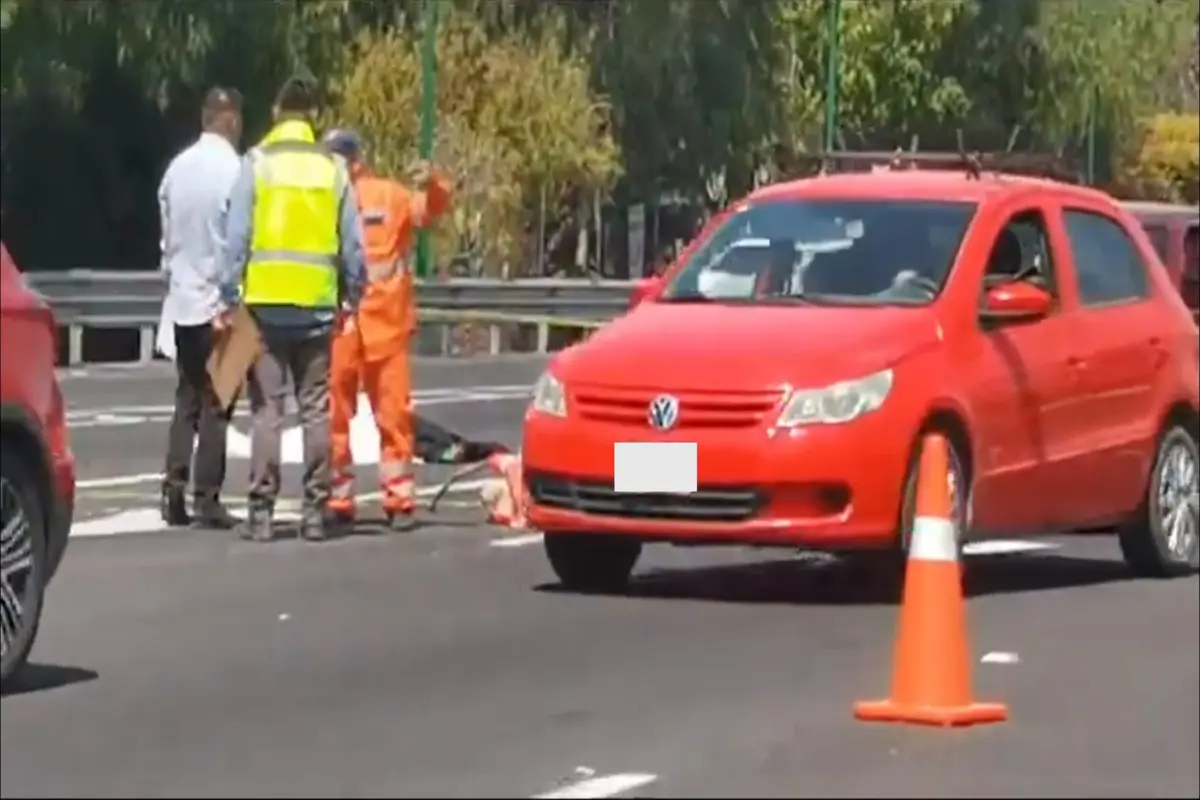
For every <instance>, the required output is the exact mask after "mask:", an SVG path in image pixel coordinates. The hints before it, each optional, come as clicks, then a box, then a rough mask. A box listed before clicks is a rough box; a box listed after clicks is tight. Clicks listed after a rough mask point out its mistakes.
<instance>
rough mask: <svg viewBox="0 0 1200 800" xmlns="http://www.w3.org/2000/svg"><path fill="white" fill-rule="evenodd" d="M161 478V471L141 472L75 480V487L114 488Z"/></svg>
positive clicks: (77, 488)
mask: <svg viewBox="0 0 1200 800" xmlns="http://www.w3.org/2000/svg"><path fill="white" fill-rule="evenodd" d="M160 480H162V473H161V472H141V473H138V474H136V475H115V476H113V477H111V478H87V479H86V480H81V481H75V489H76V490H77V491H78V490H79V489H115V488H117V487H118V486H137V485H138V484H140V483H149V482H150V481H160Z"/></svg>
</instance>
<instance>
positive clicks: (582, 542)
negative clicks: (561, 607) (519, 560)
mask: <svg viewBox="0 0 1200 800" xmlns="http://www.w3.org/2000/svg"><path fill="white" fill-rule="evenodd" d="M543 542H544V546H545V548H546V557H547V558H548V559H549V560H550V566H551V567H552V568H553V569H554V574H555V575H556V576H558V580H559V581H560V582H561V583H562V585H563V588H565V589H570V590H574V591H583V592H607V591H619V590H621V589H624V588H625V587H626V586H627V585H628V583H629V576H630V575H632V574H633V568H634V566H635V565H636V564H637V561H638V558H639V557H640V556H641V554H642V543H641V542H639V541H637V540H635V539H629V538H626V537H625V536H604V535H597V534H591V533H547V534H546V535H545V536H544V537H543Z"/></svg>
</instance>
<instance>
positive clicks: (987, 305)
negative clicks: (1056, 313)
mask: <svg viewBox="0 0 1200 800" xmlns="http://www.w3.org/2000/svg"><path fill="white" fill-rule="evenodd" d="M1053 305H1054V300H1053V298H1052V297H1051V296H1050V293H1049V292H1047V291H1046V290H1045V289H1042V288H1041V287H1039V286H1035V285H1033V284H1032V283H1029V282H1027V281H1013V282H1011V283H1002V284H1000V285H999V286H993V287H992V288H990V289H988V290H987V292H986V293H985V294H984V296H983V308H982V309H981V311H980V317H982V318H983V319H985V320H988V321H990V322H1001V323H1003V322H1029V321H1031V320H1035V319H1041V318H1042V317H1044V316H1046V315H1047V314H1049V313H1050V309H1051V307H1052V306H1053Z"/></svg>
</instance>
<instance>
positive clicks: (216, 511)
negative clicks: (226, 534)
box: [192, 503, 241, 531]
mask: <svg viewBox="0 0 1200 800" xmlns="http://www.w3.org/2000/svg"><path fill="white" fill-rule="evenodd" d="M195 508H196V514H195V516H193V517H192V525H193V526H194V527H197V528H214V529H216V530H219V531H227V530H230V529H232V528H235V527H237V526H238V524H239V523H241V520H240V519H238V518H237V517H235V516H234V515H233V514H230V513H229V510H228V509H227V508H225V506H223V505H221V504H220V503H205V504H203V505H201V504H199V503H197V504H196V506H195Z"/></svg>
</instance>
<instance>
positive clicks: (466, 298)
mask: <svg viewBox="0 0 1200 800" xmlns="http://www.w3.org/2000/svg"><path fill="white" fill-rule="evenodd" d="M26 279H27V280H28V281H29V284H30V285H31V286H32V287H33V288H34V289H36V290H37V291H38V292H40V293H41V294H42V295H43V296H44V297H45V298H46V301H47V302H48V303H49V304H50V306H51V307H52V308H53V309H54V312H55V314H56V316H57V317H58V319H59V322H60V323H61V324H62V326H63V327H64V328H66V334H67V335H66V352H65V354H64V357H65V362H66V365H68V366H74V365H77V364H80V363H83V362H84V360H85V359H84V355H85V353H84V336H85V333H86V332H88V331H91V330H97V329H99V330H122V329H123V330H136V331H137V332H138V350H137V358H138V360H139V361H150V360H152V359H153V358H154V339H155V334H156V332H157V328H158V322H159V316H160V314H161V312H162V299H163V295H164V293H165V290H166V287H165V286H164V285H163V281H162V276H161V275H160V274H159V273H157V272H108V271H94V270H71V271H68V272H57V273H26ZM632 287H633V283H632V282H631V281H597V282H593V281H587V280H569V279H553V278H533V279H525V280H514V281H501V280H489V279H455V280H450V281H444V282H442V281H438V282H434V281H418V282H417V303H418V305H419V307H420V319H421V322H422V325H423V326H426V327H430V326H432V327H437V328H438V329H439V331H440V337H441V340H442V352H444V353H449V352H450V350H451V347H452V338H453V337H452V331H451V328H452V327H453V326H455V325H459V324H461V323H475V324H478V325H481V326H483V327H485V328H487V329H488V337H489V344H488V349H489V352H492V353H498V352H502V351H503V349H504V339H505V336H504V335H503V330H504V329H505V328H512V327H513V326H516V327H526V328H529V327H532V328H533V329H534V330H535V331H536V343H535V344H534V345H533V346H534V348H535V349H536V351H537V352H543V353H544V352H548V351H549V349H550V348H551V347H552V345H553V339H554V337H553V336H552V335H551V331H552V330H554V329H562V328H567V329H573V330H576V331H585V330H590V329H594V328H598V327H600V326H601V325H602V324H603V323H604V322H606V321H608V320H610V319H612V318H613V317H615V316H617V315H618V314H620V313H621V312H623V311H624V310H625V309H626V308H628V304H629V293H630V291H631V289H632Z"/></svg>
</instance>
